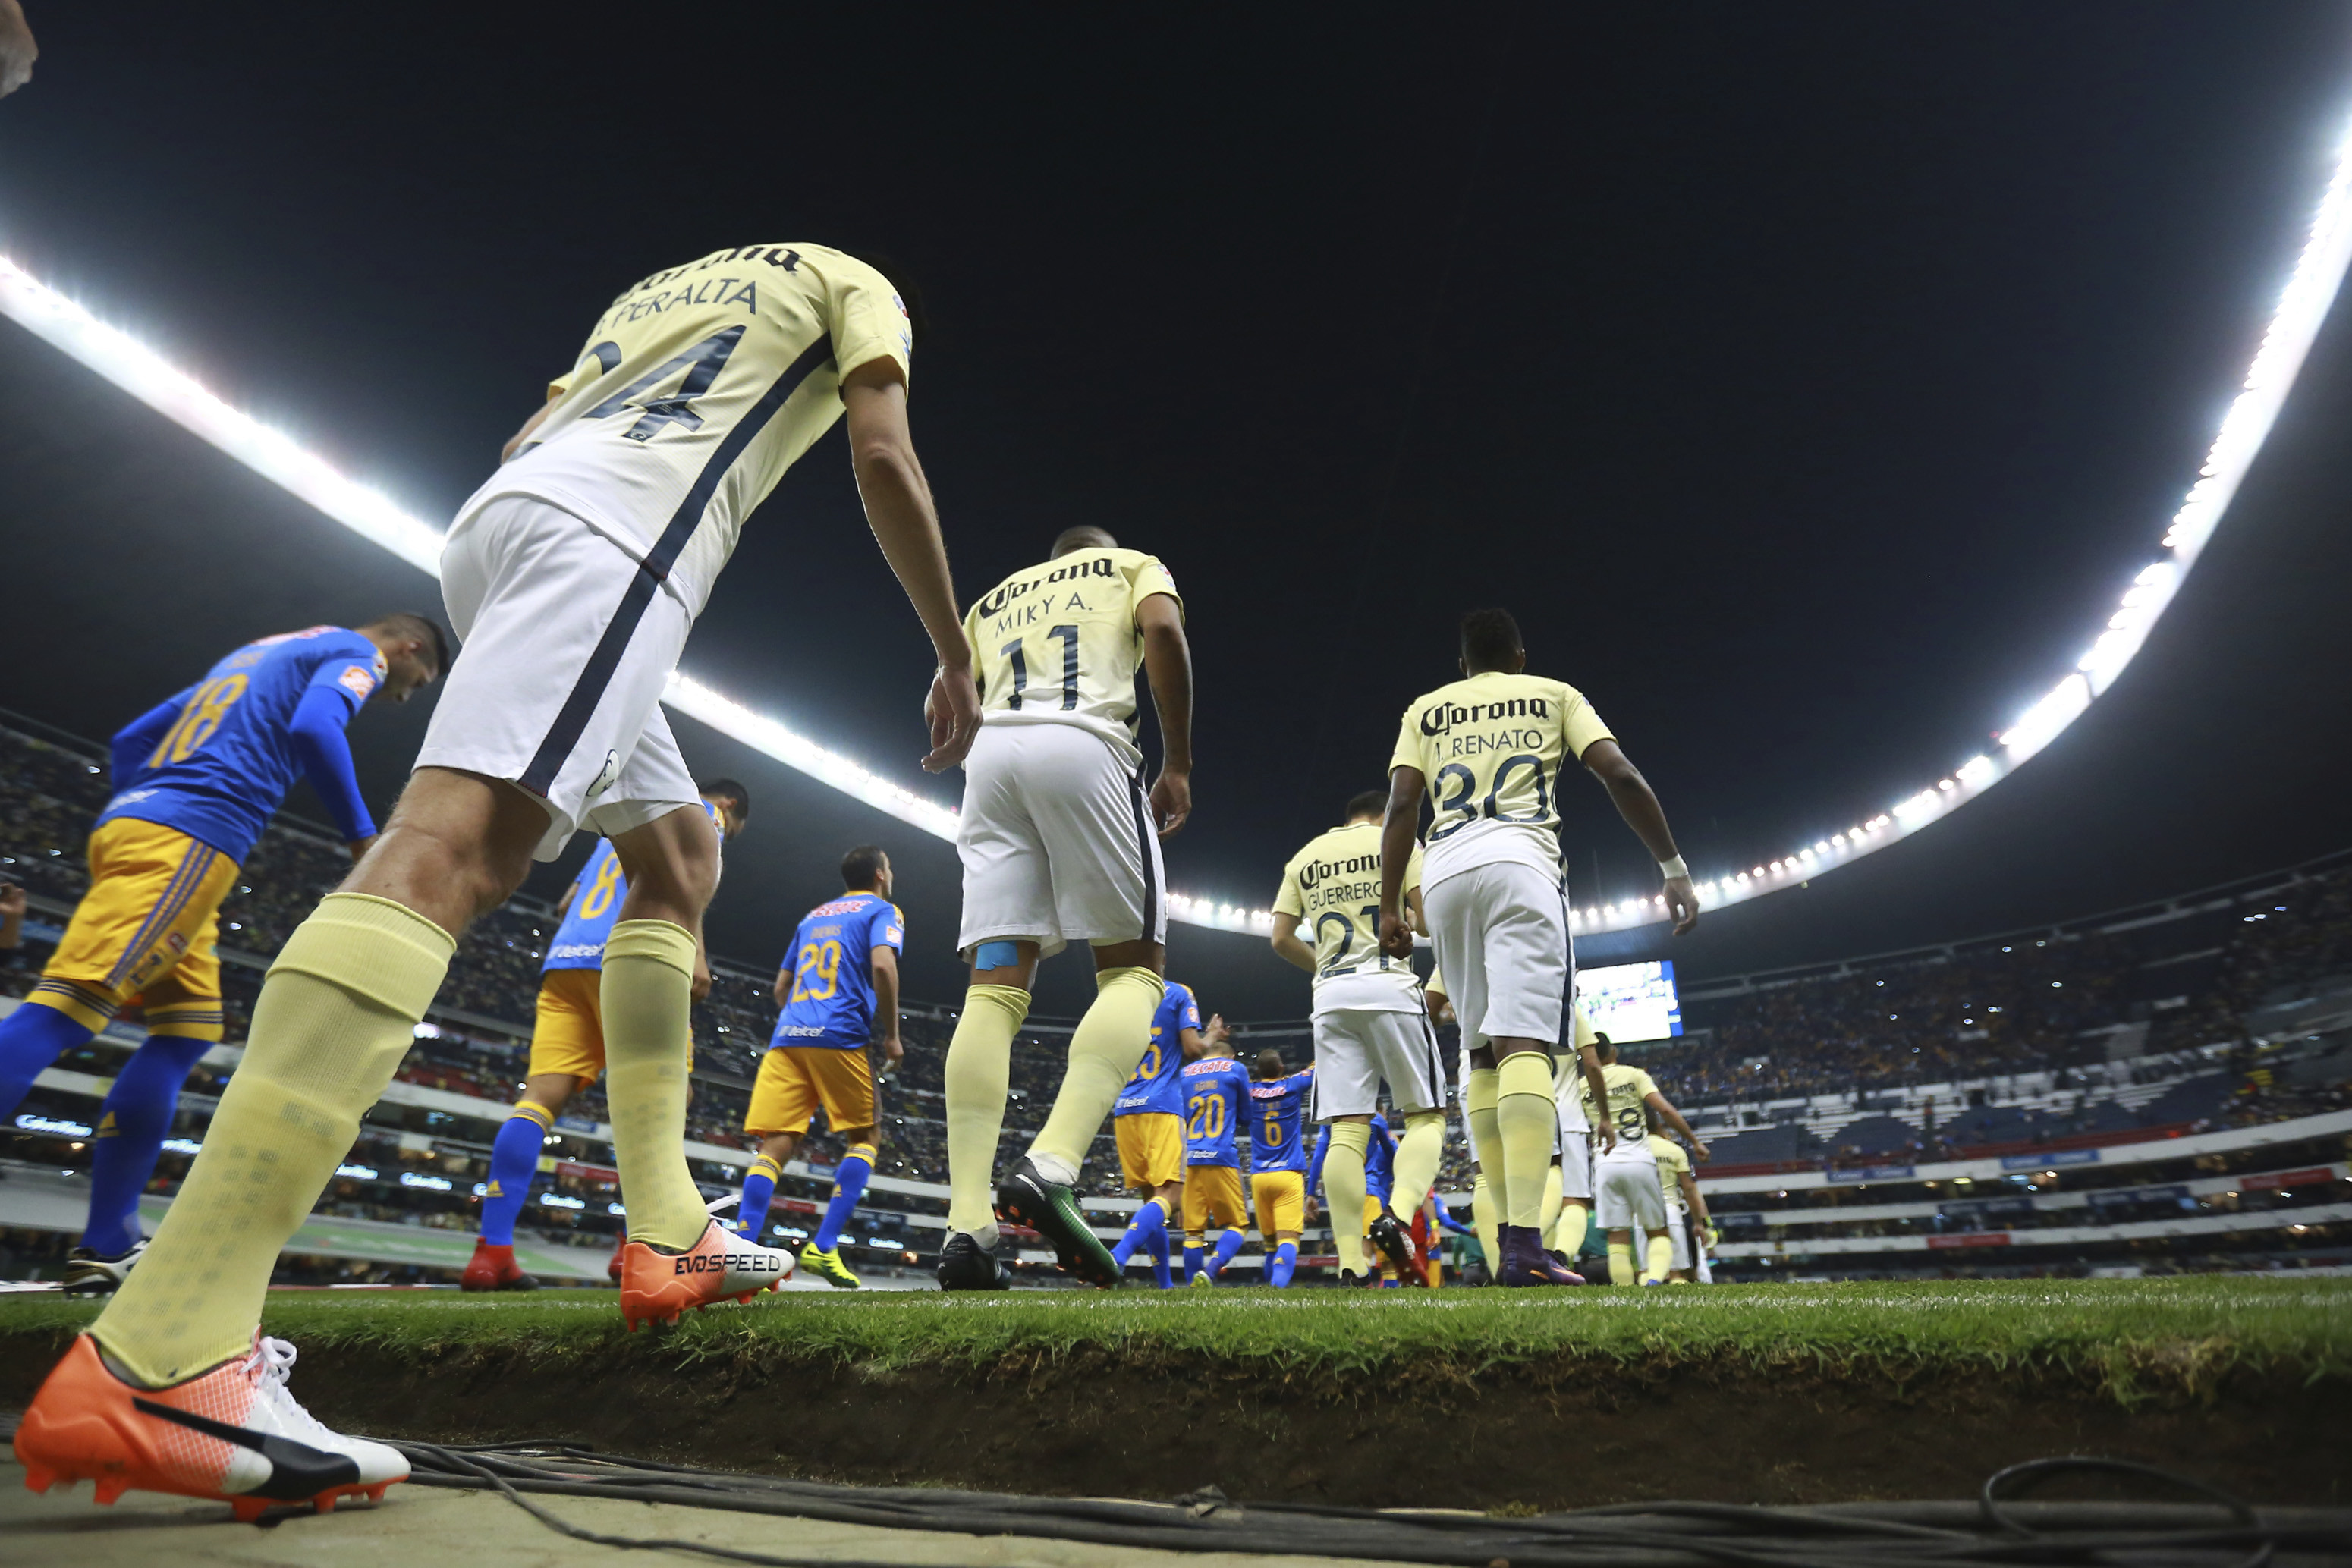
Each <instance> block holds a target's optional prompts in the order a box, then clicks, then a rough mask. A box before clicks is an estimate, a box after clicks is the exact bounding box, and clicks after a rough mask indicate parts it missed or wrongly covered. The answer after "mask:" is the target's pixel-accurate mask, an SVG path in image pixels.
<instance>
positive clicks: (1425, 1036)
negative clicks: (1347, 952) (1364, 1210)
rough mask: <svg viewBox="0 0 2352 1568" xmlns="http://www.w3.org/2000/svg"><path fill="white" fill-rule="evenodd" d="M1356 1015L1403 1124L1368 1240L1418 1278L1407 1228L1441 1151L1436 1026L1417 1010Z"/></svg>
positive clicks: (1432, 1181)
mask: <svg viewBox="0 0 2352 1568" xmlns="http://www.w3.org/2000/svg"><path fill="white" fill-rule="evenodd" d="M1357 1019H1358V1023H1359V1025H1360V1029H1361V1030H1362V1032H1363V1034H1364V1037H1365V1039H1366V1041H1367V1043H1368V1044H1369V1045H1370V1048H1371V1055H1372V1058H1373V1060H1374V1061H1376V1062H1377V1063H1378V1066H1379V1071H1380V1075H1381V1078H1382V1079H1384V1080H1385V1081H1386V1082H1387V1083H1388V1086H1389V1097H1390V1100H1391V1102H1392V1104H1393V1108H1394V1111H1393V1113H1394V1114H1395V1115H1396V1116H1397V1117H1398V1118H1399V1119H1401V1120H1402V1123H1403V1124H1404V1135H1403V1136H1402V1137H1401V1138H1399V1139H1398V1140H1397V1150H1396V1164H1395V1167H1394V1171H1393V1186H1392V1187H1391V1191H1390V1194H1389V1199H1388V1203H1387V1205H1386V1206H1385V1208H1384V1211H1383V1213H1382V1214H1381V1217H1380V1218H1377V1219H1375V1220H1374V1221H1373V1222H1372V1227H1371V1238H1372V1245H1373V1246H1374V1247H1375V1248H1377V1249H1379V1250H1380V1253H1381V1256H1382V1257H1384V1258H1386V1259H1387V1260H1388V1261H1389V1266H1390V1267H1391V1268H1392V1269H1394V1270H1397V1271H1398V1272H1399V1273H1400V1274H1402V1275H1404V1276H1406V1277H1407V1278H1414V1279H1419V1278H1421V1277H1422V1270H1421V1268H1420V1265H1419V1263H1418V1262H1417V1261H1416V1256H1415V1253H1414V1251H1413V1247H1412V1236H1411V1234H1410V1229H1409V1228H1410V1226H1411V1225H1412V1216H1414V1215H1417V1214H1419V1213H1420V1212H1421V1206H1422V1204H1423V1202H1425V1201H1426V1200H1427V1199H1428V1197H1429V1189H1430V1188H1431V1187H1432V1186H1435V1185H1436V1182H1437V1166H1438V1162H1439V1160H1440V1159H1442V1158H1443V1157H1444V1153H1445V1113H1444V1110H1443V1109H1442V1108H1441V1107H1443V1106H1444V1103H1445V1067H1444V1062H1443V1061H1441V1060H1440V1058H1439V1054H1438V1049H1437V1031H1436V1030H1435V1029H1433V1027H1431V1024H1430V1021H1429V1015H1428V1014H1427V1013H1426V1012H1421V1011H1415V1012H1410V1013H1403V1012H1392V1013H1363V1014H1359V1015H1357ZM1426 1282H1427V1281H1426V1280H1423V1283H1426Z"/></svg>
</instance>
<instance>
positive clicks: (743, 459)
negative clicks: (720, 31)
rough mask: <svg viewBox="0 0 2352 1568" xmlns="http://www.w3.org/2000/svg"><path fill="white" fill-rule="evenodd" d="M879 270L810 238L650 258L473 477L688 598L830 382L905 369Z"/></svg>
mask: <svg viewBox="0 0 2352 1568" xmlns="http://www.w3.org/2000/svg"><path fill="white" fill-rule="evenodd" d="M913 355H914V340H913V335H912V331H911V329H910V328H909V326H908V319H907V313H906V310H905V308H904V307H903V306H902V305H901V303H900V302H899V299H898V295H897V293H896V292H894V291H893V290H892V288H891V287H890V285H889V282H888V280H887V279H886V278H885V277H883V276H882V275H881V274H880V273H878V272H877V271H875V270H874V268H872V267H868V266H866V263H864V262H862V261H859V260H858V259H857V258H856V257H855V256H845V255H843V254H842V253H841V252H840V251H837V250H831V249H827V248H826V247H825V246H819V245H767V246H739V247H736V248H734V249H730V250H721V251H714V252H712V253H711V254H710V255H709V256H704V257H703V258H702V259H700V260H699V261H690V262H688V263H687V264H686V265H685V266H684V267H670V268H667V269H666V270H664V271H661V272H656V273H655V274H654V275H653V276H652V277H648V278H646V279H645V280H644V281H643V282H640V283H637V284H635V285H633V286H632V287H629V288H627V289H626V290H625V291H623V293H622V294H621V297H620V298H617V299H615V300H614V301H613V304H612V306H611V308H609V309H607V310H606V311H605V312H604V316H603V318H602V319H599V320H598V321H597V323H596V326H595V329H593V331H591V332H590V333H589V334H588V341H587V345H586V346H585V347H584V348H583V349H582V350H581V351H580V357H579V359H578V361H576V362H574V364H573V365H572V368H571V369H570V370H569V371H565V372H564V373H563V374H562V375H560V376H558V377H557V378H555V380H554V381H553V382H551V383H549V386H548V395H549V396H550V397H551V398H552V399H554V400H555V401H554V402H553V403H552V405H551V407H550V408H549V409H548V411H547V416H546V418H545V419H544V420H542V421H541V423H540V426H539V428H538V429H537V430H536V431H535V432H533V433H532V437H531V440H530V443H529V444H527V445H525V446H524V447H523V448H522V450H521V451H520V452H518V453H517V454H516V455H515V456H514V457H513V459H512V460H510V461H509V462H508V463H507V465H505V466H504V467H502V468H500V469H499V472H498V473H497V474H495V475H493V476H491V478H490V481H489V483H488V484H487V485H485V486H482V487H481V488H480V489H479V490H478V491H476V492H475V493H474V495H473V497H472V498H471V499H469V500H468V501H467V503H466V504H465V506H464V507H462V508H460V510H459V512H458V515H457V527H458V528H464V527H465V526H466V525H467V522H468V521H469V520H470V519H471V518H472V517H473V515H474V514H475V512H477V511H478V509H479V508H480V507H481V506H482V505H483V504H484V503H485V502H488V500H490V499H491V498H493V497H499V496H513V495H522V496H531V497H538V498H539V499H541V500H544V501H548V502H550V503H551V504H553V505H555V506H558V507H562V508H563V509H564V510H565V511H567V512H571V513H572V514H574V515H575V516H577V517H580V518H581V519H582V520H583V521H584V522H586V523H587V524H588V525H589V526H590V527H591V528H595V529H596V530H597V531H598V532H599V533H602V534H604V535H605V536H606V537H607V538H611V539H612V540H613V541H614V542H615V543H616V544H618V545H620V546H621V548H622V549H625V550H627V551H628V552H629V553H630V554H631V555H633V556H635V558H636V559H639V560H641V561H644V562H645V563H646V565H648V566H650V567H654V568H656V573H655V575H656V576H657V577H661V578H663V579H664V580H665V581H666V583H667V586H668V587H669V589H670V591H672V592H675V593H677V595H678V596H679V597H680V598H681V599H683V600H684V601H686V604H687V606H688V609H690V610H695V611H699V610H700V609H701V607H702V604H703V601H705V600H707V599H708V598H709V595H710V586H711V583H712V581H713V580H715V579H716V578H717V577H718V575H719V569H720V568H721V567H723V566H725V565H726V564H727V558H728V557H729V556H730V555H731V554H732V553H734V549H735V539H736V536H737V534H738V533H740V531H741V529H742V527H743V521H744V519H745V518H746V517H750V516H751V511H752V508H753V507H757V506H758V505H759V504H760V502H761V500H762V499H764V498H765V497H766V496H767V494H768V492H769V491H771V490H772V489H774V488H775V486H776V481H777V480H779V479H781V478H782V477H783V475H784V470H785V469H787V468H789V467H791V466H792V465H793V461H794V460H795V459H797V458H798V457H799V456H800V455H801V454H802V453H803V452H805V451H807V450H808V449H809V445H810V444H811V443H813V442H814V441H815V440H816V438H817V437H818V436H820V435H823V434H824V433H825V431H827V430H828V429H830V428H831V427H832V425H833V422H834V421H835V420H836V419H839V418H840V417H841V412H842V403H841V381H842V378H843V377H844V376H846V375H848V374H849V373H850V372H851V371H855V370H856V369H857V368H858V367H859V366H861V365H864V364H866V363H868V362H870V361H874V360H877V359H886V358H887V359H890V360H894V361H897V362H898V371H899V373H900V374H901V375H908V374H910V373H911V365H912V361H913Z"/></svg>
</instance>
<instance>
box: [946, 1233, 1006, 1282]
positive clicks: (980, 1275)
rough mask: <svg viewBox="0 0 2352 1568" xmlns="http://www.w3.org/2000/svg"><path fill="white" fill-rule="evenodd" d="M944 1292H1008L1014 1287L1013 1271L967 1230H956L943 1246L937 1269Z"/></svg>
mask: <svg viewBox="0 0 2352 1568" xmlns="http://www.w3.org/2000/svg"><path fill="white" fill-rule="evenodd" d="M937 1274H938V1278H939V1281H940V1290H942V1291H1009V1290H1011V1289H1012V1288H1013V1274H1012V1271H1011V1270H1008V1269H1006V1268H1005V1267H1004V1265H1003V1264H1002V1263H999V1262H998V1261H997V1260H996V1254H995V1253H994V1252H993V1251H992V1250H990V1249H988V1248H985V1247H982V1245H981V1244H980V1242H979V1240H978V1239H975V1238H974V1237H972V1236H971V1234H970V1233H969V1232H967V1231H961V1230H959V1231H957V1232H956V1233H955V1234H954V1235H953V1236H950V1237H949V1238H948V1244H947V1245H946V1246H944V1247H942V1248H940V1266H939V1269H938V1270H937Z"/></svg>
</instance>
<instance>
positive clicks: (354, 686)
mask: <svg viewBox="0 0 2352 1568" xmlns="http://www.w3.org/2000/svg"><path fill="white" fill-rule="evenodd" d="M379 662H381V661H379ZM379 673H380V672H378V671H375V670H362V669H361V668H360V667H359V666H358V665H357V664H352V665H349V666H347V667H346V668H345V669H344V671H343V673H342V674H340V675H337V676H336V677H335V684H336V685H339V686H341V687H342V688H343V689H344V690H345V691H347V692H349V693H351V694H352V695H353V696H355V697H357V698H359V700H360V701H362V702H365V701H367V700H368V697H369V695H371V694H372V693H373V692H374V690H375V683H376V677H377V675H378V674H379Z"/></svg>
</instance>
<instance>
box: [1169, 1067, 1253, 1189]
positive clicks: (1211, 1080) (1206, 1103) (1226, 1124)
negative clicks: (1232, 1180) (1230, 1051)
mask: <svg viewBox="0 0 2352 1568" xmlns="http://www.w3.org/2000/svg"><path fill="white" fill-rule="evenodd" d="M1178 1077H1179V1078H1180V1080H1181V1083H1182V1087H1183V1093H1184V1163H1185V1164H1186V1165H1188V1166H1240V1164H1241V1151H1240V1150H1239V1149H1238V1148H1236V1147H1235V1146H1234V1135H1235V1134H1238V1133H1239V1132H1240V1131H1241V1126H1242V1107H1243V1106H1244V1105H1246V1104H1248V1103H1249V1092H1250V1081H1249V1069H1248V1068H1246V1067H1244V1066H1243V1065H1242V1064H1241V1063H1240V1062H1238V1061H1234V1059H1233V1058H1232V1057H1230V1056H1204V1057H1202V1059H1201V1060H1200V1061H1188V1062H1186V1063H1185V1064H1184V1071H1182V1072H1181V1073H1180V1074H1179V1075H1178Z"/></svg>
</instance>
